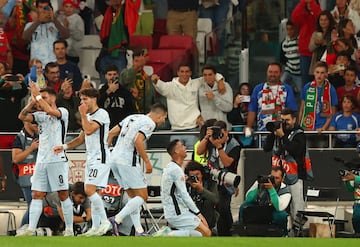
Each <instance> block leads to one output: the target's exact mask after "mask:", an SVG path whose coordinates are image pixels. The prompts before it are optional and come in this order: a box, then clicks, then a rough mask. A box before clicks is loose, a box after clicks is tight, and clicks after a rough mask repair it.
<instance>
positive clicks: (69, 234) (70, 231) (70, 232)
mask: <svg viewBox="0 0 360 247" xmlns="http://www.w3.org/2000/svg"><path fill="white" fill-rule="evenodd" d="M73 236H74V230H73V229H69V228H67V229H65V231H64V237H73Z"/></svg>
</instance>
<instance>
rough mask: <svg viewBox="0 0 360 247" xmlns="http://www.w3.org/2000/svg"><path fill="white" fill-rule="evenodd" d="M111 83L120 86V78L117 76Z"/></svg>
mask: <svg viewBox="0 0 360 247" xmlns="http://www.w3.org/2000/svg"><path fill="white" fill-rule="evenodd" d="M111 82H112V83H116V84H119V77H117V76H115V77H113V78H112V79H111Z"/></svg>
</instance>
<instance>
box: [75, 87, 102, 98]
mask: <svg viewBox="0 0 360 247" xmlns="http://www.w3.org/2000/svg"><path fill="white" fill-rule="evenodd" d="M79 93H80V95H84V96H87V97H89V98H96V99H99V95H100V94H99V90H97V89H95V88H84V89H81V90H80V92H79Z"/></svg>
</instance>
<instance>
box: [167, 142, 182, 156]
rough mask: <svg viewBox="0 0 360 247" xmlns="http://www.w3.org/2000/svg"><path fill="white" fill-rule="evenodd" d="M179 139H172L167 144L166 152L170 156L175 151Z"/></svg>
mask: <svg viewBox="0 0 360 247" xmlns="http://www.w3.org/2000/svg"><path fill="white" fill-rule="evenodd" d="M179 141H180V140H179V139H175V140H172V141H171V142H170V143H169V145H168V146H167V148H166V151H167V153H168V154H170V156H173V154H174V152H175V147H176V145H177V143H178V142H179Z"/></svg>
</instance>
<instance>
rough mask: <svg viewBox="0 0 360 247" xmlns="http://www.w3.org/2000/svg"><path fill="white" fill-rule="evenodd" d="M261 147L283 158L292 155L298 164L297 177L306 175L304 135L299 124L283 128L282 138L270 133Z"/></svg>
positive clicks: (302, 177)
mask: <svg viewBox="0 0 360 247" xmlns="http://www.w3.org/2000/svg"><path fill="white" fill-rule="evenodd" d="M263 149H264V151H265V152H270V151H274V154H275V155H278V156H283V157H284V158H286V156H288V155H290V156H292V157H293V158H294V159H295V161H296V163H297V165H298V166H297V167H298V177H299V178H301V179H304V178H305V177H306V171H305V168H304V157H305V151H306V136H305V134H304V130H303V129H302V128H300V127H299V126H295V127H294V128H293V129H291V130H284V136H283V137H282V138H280V137H278V136H275V134H274V133H270V134H269V135H268V136H267V138H266V141H265V144H264V147H263Z"/></svg>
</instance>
